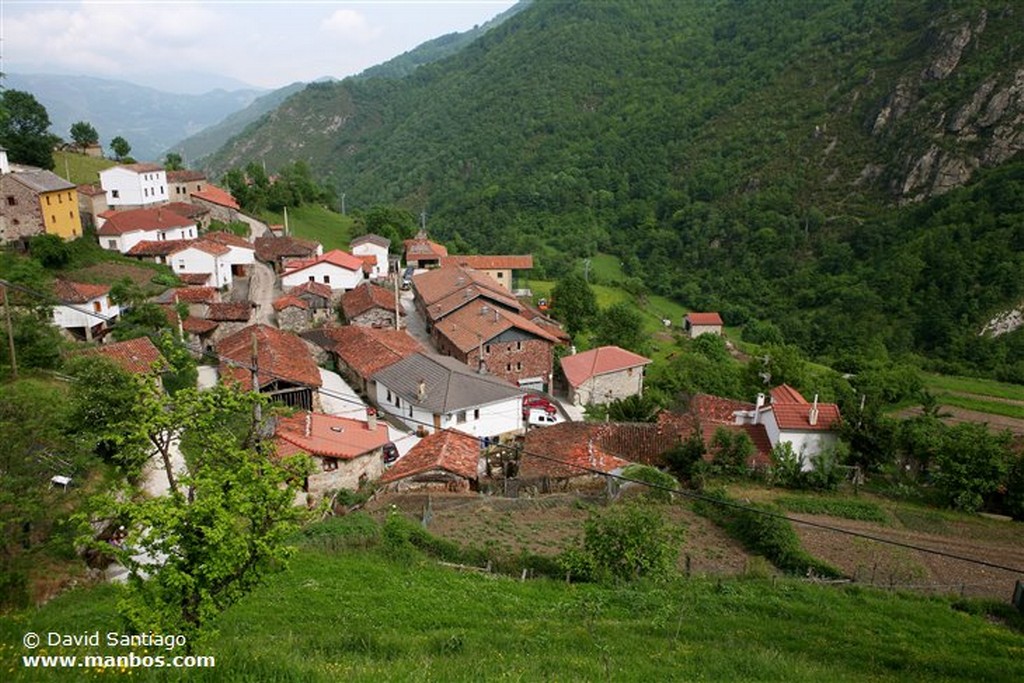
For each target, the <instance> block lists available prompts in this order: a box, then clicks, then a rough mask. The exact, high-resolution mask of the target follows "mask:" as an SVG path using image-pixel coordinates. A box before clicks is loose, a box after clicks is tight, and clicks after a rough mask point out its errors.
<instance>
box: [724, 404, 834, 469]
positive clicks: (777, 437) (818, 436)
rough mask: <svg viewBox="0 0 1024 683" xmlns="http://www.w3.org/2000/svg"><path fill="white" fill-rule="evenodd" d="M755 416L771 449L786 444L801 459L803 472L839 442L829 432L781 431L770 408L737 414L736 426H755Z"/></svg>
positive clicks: (820, 430)
mask: <svg viewBox="0 0 1024 683" xmlns="http://www.w3.org/2000/svg"><path fill="white" fill-rule="evenodd" d="M755 414H756V415H757V421H759V422H760V423H761V424H763V425H764V430H765V432H767V433H768V440H769V441H771V444H772V448H774V447H775V446H778V445H779V444H781V443H786V442H788V443H789V445H790V446H791V447H792V448H793V452H794V453H795V454H796V455H797V456H799V457H801V458H802V461H801V469H802V470H803V471H804V472H810V471H811V470H813V469H814V458H816V457H817V456H818V455H819V454H821V453H822V452H824V451H827V450H829V449H831V448H835V446H836V444H837V443H838V442H839V436H838V435H837V434H836V433H835V432H833V431H829V430H822V429H814V430H810V429H781V428H780V427H779V423H778V421H777V420H776V419H775V413H774V412H772V410H771V408H770V407H769V408H767V409H760V410H754V411H749V412H747V411H744V412H737V413H736V424H755V421H754V416H755Z"/></svg>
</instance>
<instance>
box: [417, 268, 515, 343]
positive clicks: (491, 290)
mask: <svg viewBox="0 0 1024 683" xmlns="http://www.w3.org/2000/svg"><path fill="white" fill-rule="evenodd" d="M412 290H413V304H414V305H415V307H416V310H417V311H418V312H419V314H420V315H421V316H422V317H423V319H424V321H426V325H427V331H430V330H432V329H433V326H434V325H436V324H437V323H438V322H440V321H441V320H443V319H444V318H445V317H446V316H448V315H451V314H452V313H454V312H455V311H457V310H459V309H460V308H462V307H463V306H466V305H468V304H469V303H470V302H473V301H476V300H477V299H480V300H486V302H487V304H488V305H493V306H500V307H501V308H504V309H506V310H509V311H512V312H513V313H519V312H520V311H521V310H522V308H523V307H522V305H521V304H520V303H519V300H518V299H516V298H515V297H514V296H512V294H511V293H510V292H508V291H507V290H505V289H503V288H502V287H501V286H500V285H499V284H498V283H497V282H496V281H495V280H493V279H492V278H491V277H490V276H488V275H485V274H484V273H481V272H480V271H477V270H473V269H472V268H438V269H436V270H431V271H427V272H426V273H420V274H418V275H416V276H415V277H413V279H412Z"/></svg>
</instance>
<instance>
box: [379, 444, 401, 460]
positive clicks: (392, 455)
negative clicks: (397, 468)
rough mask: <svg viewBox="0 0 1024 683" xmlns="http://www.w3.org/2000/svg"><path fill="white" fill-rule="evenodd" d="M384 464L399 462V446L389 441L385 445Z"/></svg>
mask: <svg viewBox="0 0 1024 683" xmlns="http://www.w3.org/2000/svg"><path fill="white" fill-rule="evenodd" d="M383 450H384V464H385V465H390V464H391V463H393V462H395V461H396V460H398V446H396V445H395V444H393V443H392V442H390V441H388V442H387V443H386V444H384V449H383Z"/></svg>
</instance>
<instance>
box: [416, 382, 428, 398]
mask: <svg viewBox="0 0 1024 683" xmlns="http://www.w3.org/2000/svg"><path fill="white" fill-rule="evenodd" d="M416 396H418V397H419V400H420V401H423V399H425V398H426V397H427V382H426V380H422V379H421V380H420V383H419V384H418V385H417V386H416Z"/></svg>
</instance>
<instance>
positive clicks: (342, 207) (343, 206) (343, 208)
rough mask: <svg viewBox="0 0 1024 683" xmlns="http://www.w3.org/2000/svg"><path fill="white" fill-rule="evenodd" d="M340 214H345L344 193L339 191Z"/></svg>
mask: <svg viewBox="0 0 1024 683" xmlns="http://www.w3.org/2000/svg"><path fill="white" fill-rule="evenodd" d="M341 215H342V216H344V215H345V193H344V192H342V193H341Z"/></svg>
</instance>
